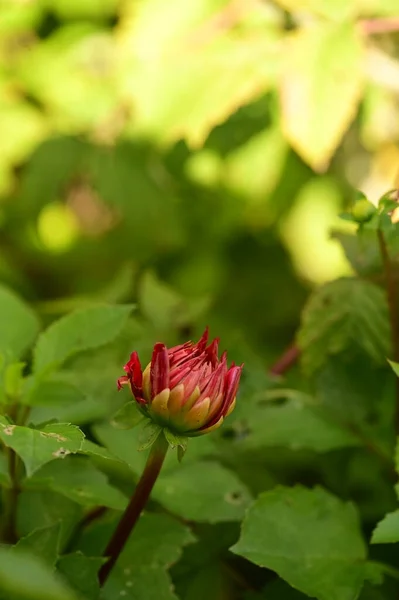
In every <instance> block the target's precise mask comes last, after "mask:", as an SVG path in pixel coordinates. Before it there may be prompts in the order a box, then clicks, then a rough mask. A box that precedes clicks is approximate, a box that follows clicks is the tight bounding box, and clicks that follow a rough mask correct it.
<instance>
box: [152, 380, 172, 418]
mask: <svg viewBox="0 0 399 600" xmlns="http://www.w3.org/2000/svg"><path fill="white" fill-rule="evenodd" d="M169 394H170V390H169V389H168V388H164V389H163V390H162V392H159V394H157V395H156V396H155V397H154V398H153V399H152V401H151V405H150V406H151V408H150V411H151V413H154V414H155V415H157V416H159V417H161V418H162V419H165V421H168V420H169V409H168V400H169Z"/></svg>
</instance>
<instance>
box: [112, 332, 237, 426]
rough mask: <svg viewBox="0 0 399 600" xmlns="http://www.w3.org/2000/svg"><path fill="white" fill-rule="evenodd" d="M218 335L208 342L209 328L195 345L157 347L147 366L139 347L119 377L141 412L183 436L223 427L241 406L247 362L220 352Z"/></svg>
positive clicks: (189, 343)
mask: <svg viewBox="0 0 399 600" xmlns="http://www.w3.org/2000/svg"><path fill="white" fill-rule="evenodd" d="M218 342H219V340H218V339H215V340H213V341H212V342H211V343H210V344H208V330H205V332H204V334H203V336H202V337H201V339H200V340H199V341H198V342H197V343H196V344H193V343H192V342H187V343H185V344H182V345H180V346H175V347H174V348H167V347H166V346H165V344H162V343H157V344H155V346H154V351H153V354H152V359H151V362H150V364H149V365H147V367H146V368H145V369H144V371H143V370H142V368H141V364H140V360H139V357H138V355H137V352H133V353H132V355H131V357H130V360H129V362H128V363H127V364H126V365H125V367H124V369H125V371H126V375H125V376H123V377H120V378H119V379H118V387H119V388H120V387H121V386H122V385H124V384H127V385H129V386H130V389H131V391H132V394H133V396H134V398H135V399H136V402H137V404H138V407H139V409H140V410H141V412H142V413H143V414H144V415H145V416H146V417H148V418H149V419H151V420H152V421H154V422H155V423H156V424H157V425H159V426H161V427H165V428H166V429H169V430H170V431H171V432H173V433H175V434H177V435H183V436H188V437H191V436H197V435H201V434H203V433H208V432H210V431H213V430H214V429H216V428H217V427H219V426H220V425H221V424H222V423H223V420H224V419H225V418H226V417H227V416H228V415H229V414H230V413H231V412H232V410H233V409H234V405H235V399H236V394H237V390H238V384H239V381H240V376H241V370H242V365H241V366H236V365H235V364H234V363H233V364H232V365H231V366H230V367H229V366H228V365H227V354H226V352H224V353H223V354H222V356H221V357H220V358H219V356H218Z"/></svg>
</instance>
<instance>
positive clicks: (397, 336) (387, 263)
mask: <svg viewBox="0 0 399 600" xmlns="http://www.w3.org/2000/svg"><path fill="white" fill-rule="evenodd" d="M377 236H378V244H379V247H380V253H381V259H382V264H383V267H384V275H385V289H386V295H387V302H388V310H389V320H390V323H391V335H392V351H393V360H394V361H395V362H399V319H398V302H397V294H396V281H395V276H394V272H393V268H392V262H391V258H390V256H389V252H388V247H387V243H386V240H385V236H384V232H383V231H382V229H377ZM395 430H396V433H399V378H397V379H396V410H395Z"/></svg>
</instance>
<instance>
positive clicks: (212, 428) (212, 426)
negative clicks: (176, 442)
mask: <svg viewBox="0 0 399 600" xmlns="http://www.w3.org/2000/svg"><path fill="white" fill-rule="evenodd" d="M222 423H223V417H220V419H219V421H216V423H214V424H213V425H211V426H210V427H206V428H205V429H201V431H193V432H192V433H190V435H191V436H192V437H194V436H197V435H202V434H203V433H210V432H211V431H214V430H215V429H217V428H218V427H220V426H221V424H222Z"/></svg>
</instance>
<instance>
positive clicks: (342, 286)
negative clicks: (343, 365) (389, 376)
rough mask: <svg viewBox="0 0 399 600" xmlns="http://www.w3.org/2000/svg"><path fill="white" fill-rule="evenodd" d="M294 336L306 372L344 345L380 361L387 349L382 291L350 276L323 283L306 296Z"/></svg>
mask: <svg viewBox="0 0 399 600" xmlns="http://www.w3.org/2000/svg"><path fill="white" fill-rule="evenodd" d="M297 339H298V344H299V346H300V349H301V359H302V365H303V367H304V370H305V372H306V373H307V374H308V375H312V374H314V373H315V372H316V371H317V370H318V369H320V367H322V366H323V364H324V363H325V362H326V361H327V360H328V359H329V358H330V357H331V356H333V355H337V354H339V353H341V352H343V351H344V350H347V349H348V348H360V349H361V350H362V351H363V352H364V353H366V355H368V356H370V357H371V358H372V359H373V361H375V363H377V364H383V363H384V362H385V360H386V357H387V356H389V355H390V348H391V335H390V326H389V318H388V307H387V302H386V297H385V294H384V291H383V290H382V289H380V288H379V287H377V286H376V285H374V284H372V283H370V282H368V281H363V280H360V279H354V278H353V279H352V278H343V279H338V280H336V281H333V282H331V283H328V284H326V285H324V286H323V287H321V288H319V289H317V290H316V291H315V292H314V293H313V294H312V296H311V297H310V299H309V301H308V303H307V305H306V307H305V310H304V311H303V314H302V324H301V327H300V330H299V332H298V338H297Z"/></svg>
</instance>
